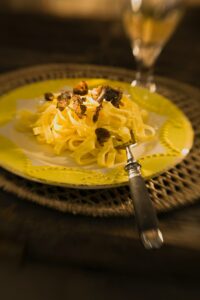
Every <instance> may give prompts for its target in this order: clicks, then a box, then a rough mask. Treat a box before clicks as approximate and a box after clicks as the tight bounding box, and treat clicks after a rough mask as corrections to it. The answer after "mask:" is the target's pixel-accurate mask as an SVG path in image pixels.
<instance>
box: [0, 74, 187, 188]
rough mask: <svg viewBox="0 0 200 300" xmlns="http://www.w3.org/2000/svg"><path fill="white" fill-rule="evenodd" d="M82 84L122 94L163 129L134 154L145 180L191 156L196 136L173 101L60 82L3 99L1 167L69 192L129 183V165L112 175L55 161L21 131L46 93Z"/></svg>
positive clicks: (101, 81) (38, 85)
mask: <svg viewBox="0 0 200 300" xmlns="http://www.w3.org/2000/svg"><path fill="white" fill-rule="evenodd" d="M80 80H86V81H87V82H88V84H89V88H92V87H95V86H97V85H100V84H111V85H112V86H116V87H119V88H122V89H123V90H124V91H126V92H127V93H129V94H130V95H131V96H133V98H134V101H136V102H137V103H138V104H139V105H140V106H141V107H143V108H145V109H147V110H148V111H149V119H148V123H149V124H151V125H153V126H154V127H156V128H157V136H156V138H155V139H154V140H153V141H151V142H148V143H143V144H141V145H138V146H137V147H136V148H135V149H133V152H134V155H135V157H136V158H137V159H138V160H139V162H140V163H141V165H142V174H143V176H144V177H145V178H150V177H152V176H155V175H158V174H160V173H162V172H164V171H166V170H167V169H169V168H171V167H173V166H174V165H176V164H177V163H179V162H180V161H181V160H182V159H183V158H184V157H185V156H186V155H187V154H188V152H189V150H190V149H191V147H192V143H193V130H192V127H191V124H190V122H189V120H188V119H187V118H186V116H185V115H184V114H183V113H182V112H181V111H180V110H179V109H178V108H177V107H176V106H175V105H174V104H173V103H172V102H171V101H170V100H168V99H166V98H164V97H162V96H160V95H158V94H152V93H149V92H148V91H147V90H145V89H141V88H133V87H131V86H130V84H129V83H124V82H119V81H111V80H106V79H89V78H76V79H55V80H48V81H43V82H37V83H33V84H29V85H26V86H23V87H20V88H17V89H15V90H12V91H11V92H9V93H8V94H5V95H4V96H2V97H1V98H0V166H2V167H3V168H5V169H7V170H9V171H11V172H13V173H15V174H18V175H20V176H23V177H25V178H28V179H31V180H35V181H39V182H42V183H48V184H54V185H64V186H68V187H76V188H104V187H113V186H118V185H123V184H126V183H127V174H126V172H125V171H124V166H123V165H118V166H116V167H114V168H108V169H102V168H99V167H98V166H95V165H93V166H88V167H82V166H79V165H77V164H76V163H75V162H74V161H72V160H71V159H70V158H69V157H67V156H64V155H63V156H55V155H54V154H53V152H52V149H51V148H50V147H49V146H44V145H40V144H38V143H37V141H36V139H35V137H34V136H32V135H30V134H26V133H22V132H20V131H18V130H17V129H16V119H15V115H16V112H18V111H19V110H22V109H29V110H35V109H36V106H37V105H38V101H40V100H41V97H42V96H43V94H44V93H45V92H47V91H52V92H57V91H59V90H61V89H63V88H65V87H72V86H74V85H75V84H76V83H78V82H79V81H80Z"/></svg>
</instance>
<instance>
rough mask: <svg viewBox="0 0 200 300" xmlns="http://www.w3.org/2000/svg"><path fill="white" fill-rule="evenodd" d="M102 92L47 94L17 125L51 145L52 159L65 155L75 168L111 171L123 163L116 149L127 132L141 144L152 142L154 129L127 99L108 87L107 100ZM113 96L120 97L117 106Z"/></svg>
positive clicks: (127, 137) (120, 151)
mask: <svg viewBox="0 0 200 300" xmlns="http://www.w3.org/2000/svg"><path fill="white" fill-rule="evenodd" d="M85 85H86V83H85ZM102 89H103V87H101V88H100V89H99V90H97V89H95V90H86V91H80V93H79V92H77V91H76V93H78V96H77V94H73V93H72V92H71V91H70V92H69V91H67V92H66V93H68V94H66V93H65V94H59V93H58V94H51V93H49V95H50V94H51V97H50V96H48V97H49V98H51V99H48V98H47V96H46V98H47V99H46V101H44V102H43V103H42V104H41V105H40V106H39V107H38V109H37V112H36V113H35V114H34V115H31V116H30V113H27V114H26V113H23V114H22V115H21V122H22V123H24V124H25V123H26V124H27V126H28V127H29V128H30V129H31V130H32V132H33V134H34V135H35V136H36V138H37V140H38V141H39V142H40V143H44V144H49V145H51V146H52V147H53V150H54V152H55V154H56V155H60V154H61V153H64V152H65V151H68V153H69V154H70V155H71V156H72V157H73V158H74V160H75V161H76V162H77V164H79V165H90V164H98V166H100V167H112V166H114V165H116V164H118V163H122V162H125V161H126V153H125V150H124V149H119V147H118V146H120V145H122V144H124V143H127V142H129V141H130V140H131V131H132V132H133V133H134V136H135V138H136V140H137V141H138V142H142V141H145V140H147V139H150V138H152V137H153V136H154V135H155V129H154V128H153V127H151V126H149V125H147V124H145V121H146V119H147V117H148V113H147V111H145V110H144V109H141V108H140V107H139V106H138V105H137V104H136V103H134V99H130V96H129V95H126V94H125V93H123V94H122V93H121V94H117V92H116V90H114V89H112V88H110V87H109V89H110V90H109V92H110V94H109V97H107V96H106V94H105V95H104V94H103V93H102ZM113 91H114V92H113ZM81 93H82V94H81ZM95 93H96V94H97V95H96V94H95ZM107 94H108V93H107ZM52 95H53V96H52ZM116 95H117V96H119V95H120V97H119V99H118V100H120V102H119V103H117V102H116V100H117V97H116ZM104 96H105V97H104ZM112 97H113V98H112ZM114 100H115V102H114ZM94 116H95V117H94ZM98 129H99V130H98ZM99 134H100V135H99ZM101 135H102V136H101ZM66 153H67V152H66Z"/></svg>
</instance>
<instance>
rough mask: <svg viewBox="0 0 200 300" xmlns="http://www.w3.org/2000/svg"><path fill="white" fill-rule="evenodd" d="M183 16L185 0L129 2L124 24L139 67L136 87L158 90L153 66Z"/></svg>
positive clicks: (137, 0)
mask: <svg viewBox="0 0 200 300" xmlns="http://www.w3.org/2000/svg"><path fill="white" fill-rule="evenodd" d="M182 15H183V1H182V0H127V2H126V6H125V9H124V15H123V21H124V26H125V29H126V32H127V34H128V36H129V38H130V40H131V45H132V52H133V55H134V57H135V59H136V62H137V67H138V70H137V72H136V78H135V80H133V82H132V85H133V86H135V85H139V86H143V87H146V88H148V89H149V90H150V91H151V92H154V91H155V90H156V84H155V82H154V78H153V66H154V64H155V61H156V59H157V57H158V55H159V54H160V52H161V50H162V48H163V46H164V45H165V43H166V42H167V41H168V39H169V38H170V36H171V35H172V34H173V32H174V30H175V29H176V27H177V25H178V23H179V21H180V19H181V17H182Z"/></svg>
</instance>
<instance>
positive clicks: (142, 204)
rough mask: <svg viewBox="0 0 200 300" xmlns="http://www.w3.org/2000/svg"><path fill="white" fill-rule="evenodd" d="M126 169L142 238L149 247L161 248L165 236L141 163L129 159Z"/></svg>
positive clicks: (146, 246)
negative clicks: (142, 173)
mask: <svg viewBox="0 0 200 300" xmlns="http://www.w3.org/2000/svg"><path fill="white" fill-rule="evenodd" d="M126 170H127V172H128V175H129V186H130V193H131V198H132V200H133V205H134V209H135V218H136V223H137V227H138V230H139V233H140V237H141V240H142V242H143V244H144V246H145V248H147V249H153V248H160V247H161V245H162V244H163V237H162V233H161V231H160V230H159V228H158V219H157V216H156V212H155V209H154V207H153V204H152V201H151V199H150V197H149V194H148V190H147V187H146V185H145V181H144V179H143V177H142V175H141V167H140V164H139V163H137V161H131V162H130V160H129V162H128V163H127V165H126Z"/></svg>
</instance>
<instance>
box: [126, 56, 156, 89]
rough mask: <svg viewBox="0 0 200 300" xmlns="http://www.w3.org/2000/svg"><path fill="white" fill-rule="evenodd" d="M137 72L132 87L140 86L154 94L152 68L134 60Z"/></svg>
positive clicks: (154, 86)
mask: <svg viewBox="0 0 200 300" xmlns="http://www.w3.org/2000/svg"><path fill="white" fill-rule="evenodd" d="M136 62H137V71H136V75H135V80H133V82H132V84H131V85H132V86H141V87H144V88H147V89H149V90H150V92H155V90H156V84H155V82H154V67H153V65H151V66H145V65H144V64H143V62H142V61H139V60H136Z"/></svg>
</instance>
